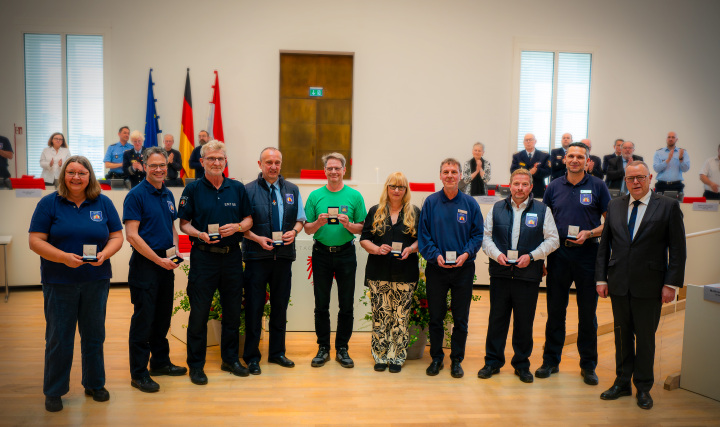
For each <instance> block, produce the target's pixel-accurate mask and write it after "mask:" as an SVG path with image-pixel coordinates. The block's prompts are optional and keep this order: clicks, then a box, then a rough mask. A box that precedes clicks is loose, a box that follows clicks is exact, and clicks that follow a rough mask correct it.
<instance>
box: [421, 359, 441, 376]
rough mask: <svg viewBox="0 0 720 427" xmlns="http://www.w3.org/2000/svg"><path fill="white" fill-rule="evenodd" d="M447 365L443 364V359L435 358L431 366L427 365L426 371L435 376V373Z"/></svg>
mask: <svg viewBox="0 0 720 427" xmlns="http://www.w3.org/2000/svg"><path fill="white" fill-rule="evenodd" d="M444 367H445V365H444V364H443V361H442V360H433V361H432V362H430V366H428V367H427V369H426V370H425V373H426V374H428V375H430V376H431V377H434V376H435V375H437V374H439V373H440V370H441V369H442V368H444Z"/></svg>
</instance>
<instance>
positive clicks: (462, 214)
mask: <svg viewBox="0 0 720 427" xmlns="http://www.w3.org/2000/svg"><path fill="white" fill-rule="evenodd" d="M457 219H458V222H459V223H461V224H465V223H466V222H467V211H464V210H462V209H458V214H457Z"/></svg>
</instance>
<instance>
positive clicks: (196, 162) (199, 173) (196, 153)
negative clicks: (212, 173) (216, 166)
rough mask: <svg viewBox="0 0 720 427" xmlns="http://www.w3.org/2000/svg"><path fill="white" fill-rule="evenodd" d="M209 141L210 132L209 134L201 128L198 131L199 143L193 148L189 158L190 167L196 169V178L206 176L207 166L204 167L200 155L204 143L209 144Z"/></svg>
mask: <svg viewBox="0 0 720 427" xmlns="http://www.w3.org/2000/svg"><path fill="white" fill-rule="evenodd" d="M208 141H210V134H208V133H207V131H204V130H201V131H200V132H198V145H196V146H195V148H193V150H192V153H190V160H189V164H190V167H191V168H193V169H194V170H195V177H194V178H195V179H200V178H202V177H203V176H205V168H203V165H202V163H201V162H200V158H201V157H202V156H201V155H200V149H201V148H202V146H203V145H205V144H207V143H208Z"/></svg>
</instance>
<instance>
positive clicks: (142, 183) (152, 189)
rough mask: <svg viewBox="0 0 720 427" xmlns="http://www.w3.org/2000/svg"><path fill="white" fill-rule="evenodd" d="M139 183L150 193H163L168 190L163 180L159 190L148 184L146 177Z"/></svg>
mask: <svg viewBox="0 0 720 427" xmlns="http://www.w3.org/2000/svg"><path fill="white" fill-rule="evenodd" d="M140 185H144V186H145V189H146V190H147V192H148V193H150V194H165V193H166V192H167V191H168V189H167V187H165V183H164V182H163V184H162V187H160V189H159V190H158V189H157V188H155V186H154V185H152V184H150V182H148V180H147V179H143V181H142V182H141V183H140Z"/></svg>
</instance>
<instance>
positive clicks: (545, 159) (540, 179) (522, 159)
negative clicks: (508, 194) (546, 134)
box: [510, 149, 551, 193]
mask: <svg viewBox="0 0 720 427" xmlns="http://www.w3.org/2000/svg"><path fill="white" fill-rule="evenodd" d="M535 163H540V164H539V165H538V168H537V172H536V173H535V175H533V187H534V188H533V193H535V190H545V187H546V185H545V178H547V177H548V176H550V169H551V164H550V155H549V154H548V153H546V152H544V151H540V150H538V149H536V150H535V152H534V153H533V156H532V158H529V157H528V155H527V151H525V150H522V151H520V152H517V153H515V154H513V157H512V164H511V165H510V173H513V172H514V171H515V170H516V169H520V168H525V169H531V168H532V167H533V166H534V165H535Z"/></svg>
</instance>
